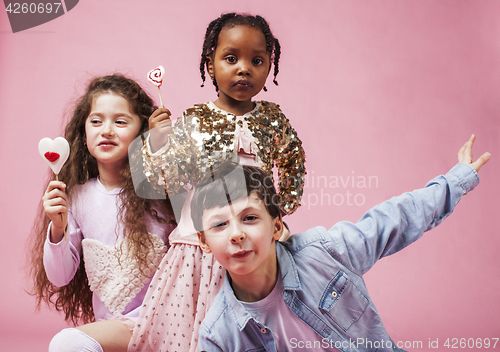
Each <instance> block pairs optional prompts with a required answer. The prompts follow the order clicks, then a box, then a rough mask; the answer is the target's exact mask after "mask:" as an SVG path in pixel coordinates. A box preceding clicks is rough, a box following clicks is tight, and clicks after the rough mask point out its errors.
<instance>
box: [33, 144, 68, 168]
mask: <svg viewBox="0 0 500 352" xmlns="http://www.w3.org/2000/svg"><path fill="white" fill-rule="evenodd" d="M38 152H39V153H40V155H41V157H42V158H43V160H45V161H46V162H47V164H49V166H50V168H51V169H52V171H54V173H55V174H56V176H57V175H58V174H59V172H60V171H61V168H62V166H63V165H64V163H65V162H66V160H68V157H69V143H68V141H67V140H66V139H65V138H63V137H57V138H56V139H54V140H52V139H50V138H42V140H40V142H39V143H38Z"/></svg>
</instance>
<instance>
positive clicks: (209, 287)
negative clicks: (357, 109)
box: [128, 103, 303, 352]
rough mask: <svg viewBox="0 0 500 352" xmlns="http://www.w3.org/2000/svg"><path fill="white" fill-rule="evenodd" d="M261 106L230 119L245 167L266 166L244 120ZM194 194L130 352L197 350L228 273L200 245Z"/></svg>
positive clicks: (153, 285)
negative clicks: (193, 212)
mask: <svg viewBox="0 0 500 352" xmlns="http://www.w3.org/2000/svg"><path fill="white" fill-rule="evenodd" d="M204 106H206V107H208V108H210V109H211V111H213V112H215V113H217V114H219V115H220V114H228V113H226V112H224V111H222V110H220V109H218V108H217V107H215V105H214V104H213V103H208V104H204ZM260 106H261V105H260V104H259V103H258V104H257V106H256V108H255V109H254V110H252V111H251V112H249V113H247V114H245V115H243V116H234V115H232V114H230V115H232V117H233V118H234V119H235V120H236V121H235V122H236V123H235V124H234V126H235V129H234V131H233V132H234V133H233V134H231V136H232V140H231V143H232V146H233V147H234V152H237V154H238V161H239V162H240V163H241V164H245V165H253V166H261V167H262V166H264V165H263V164H264V163H263V162H262V161H261V158H260V156H259V146H257V143H258V142H257V143H256V139H255V138H252V135H253V134H252V132H251V131H250V130H249V129H248V124H247V121H246V117H247V115H250V114H252V113H254V114H255V112H256V111H257V110H258V109H259V107H260ZM187 112H189V110H187ZM185 114H186V113H185ZM184 117H185V116H183V118H184ZM197 123H198V122H197ZM177 124H179V121H177V122H176V126H177ZM180 124H185V122H182V121H181V123H180ZM180 124H179V125H180ZM174 133H175V127H174ZM299 142H300V141H299ZM300 149H301V146H300ZM301 157H302V158H303V152H302V154H301ZM152 172H153V171H152ZM160 184H161V182H160ZM301 192H302V188H300V193H301ZM192 194H193V189H191V190H190V191H189V192H188V195H187V199H186V201H185V203H184V206H183V208H182V212H181V216H180V219H179V221H178V226H177V228H176V229H175V230H174V231H173V232H172V233H171V234H170V236H169V241H170V244H171V247H170V248H169V250H168V252H167V254H166V255H165V257H164V258H163V260H162V262H161V264H160V266H159V269H158V271H157V272H156V274H155V275H154V277H153V279H152V281H151V284H150V286H149V290H148V292H147V294H146V296H145V299H144V303H143V306H142V308H141V311H140V313H139V318H138V320H137V324H136V326H135V329H134V331H133V334H132V339H131V341H130V344H129V348H128V350H129V351H134V352H135V351H137V352H139V351H141V352H142V351H155V352H166V351H171V352H173V351H178V352H186V351H198V348H197V345H198V329H199V327H200V325H201V322H202V320H203V319H204V317H205V313H206V312H207V311H208V308H209V307H210V305H211V304H212V302H213V300H214V298H215V296H216V295H217V293H218V292H219V289H220V287H221V286H222V284H223V282H224V275H225V270H224V269H223V268H222V266H221V265H220V264H219V263H218V262H217V261H216V260H215V258H214V257H213V255H212V254H207V253H204V252H203V251H202V250H201V248H200V246H199V242H198V237H197V235H196V231H195V230H194V226H193V223H192V220H191V214H190V200H191V197H192ZM294 208H295V207H294Z"/></svg>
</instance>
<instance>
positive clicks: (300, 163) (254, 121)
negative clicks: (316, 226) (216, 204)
mask: <svg viewBox="0 0 500 352" xmlns="http://www.w3.org/2000/svg"><path fill="white" fill-rule="evenodd" d="M241 129H244V130H245V129H246V130H247V131H249V132H250V134H251V136H252V138H251V139H252V145H253V147H254V148H253V150H254V151H256V154H257V155H256V161H257V163H258V164H259V165H260V166H261V167H262V168H263V169H264V170H266V171H267V172H269V173H270V174H272V168H273V166H276V167H277V169H278V178H279V182H278V189H279V193H280V195H281V197H282V204H281V209H282V211H283V212H284V213H285V214H291V213H293V212H294V211H295V210H296V209H297V208H298V207H299V206H300V204H299V203H300V200H301V198H302V192H303V187H304V176H305V174H306V171H305V165H304V163H305V154H304V149H303V148H302V142H301V141H300V139H299V138H298V136H297V132H295V130H294V129H293V127H292V126H291V125H290V122H289V121H288V119H287V118H286V117H285V115H284V114H283V112H282V111H281V110H280V108H279V105H277V104H274V103H271V102H267V101H259V102H256V107H255V108H254V109H253V110H252V111H250V112H248V113H246V114H244V115H243V118H241V117H240V118H238V117H237V116H236V115H234V114H232V113H228V112H226V111H223V110H221V109H219V108H217V107H216V106H215V105H214V104H213V103H211V102H210V103H205V104H198V105H195V106H194V107H192V108H190V109H187V110H186V111H184V113H183V114H182V117H180V118H179V119H178V120H177V121H176V123H175V125H174V127H173V130H172V133H171V134H170V136H169V142H168V143H167V144H168V146H167V147H166V148H162V149H161V150H160V151H159V152H157V153H154V154H151V153H150V152H149V150H148V147H147V145H145V146H144V147H143V160H144V170H145V171H144V172H145V175H146V177H147V179H148V181H149V182H150V183H151V184H153V185H155V186H156V185H159V186H163V187H164V188H165V190H166V191H167V193H168V194H177V193H179V192H180V191H181V189H182V188H185V187H186V185H187V184H191V185H196V184H197V183H198V182H199V181H200V180H201V179H202V178H203V176H204V174H205V172H206V171H207V170H208V169H209V168H210V167H211V166H214V165H216V164H218V163H220V162H222V161H224V160H234V156H235V155H236V154H237V152H238V151H237V150H235V149H236V148H237V144H238V142H237V140H238V138H237V134H238V133H239V131H240V130H241Z"/></svg>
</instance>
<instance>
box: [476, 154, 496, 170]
mask: <svg viewBox="0 0 500 352" xmlns="http://www.w3.org/2000/svg"><path fill="white" fill-rule="evenodd" d="M490 158H491V154H490V153H484V154H483V155H481V156H480V157H479V159H477V160H476V161H475V162H473V163H472V164H471V166H472V167H473V168H474V169H475V170H476V172H477V171H479V169H480V168H481V167H482V166H483V165H484V164H486V163H487V162H488V161H489V160H490Z"/></svg>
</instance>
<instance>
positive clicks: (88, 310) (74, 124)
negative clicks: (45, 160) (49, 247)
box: [27, 74, 175, 325]
mask: <svg viewBox="0 0 500 352" xmlns="http://www.w3.org/2000/svg"><path fill="white" fill-rule="evenodd" d="M106 93H112V94H117V95H120V96H122V97H123V98H125V99H126V100H127V101H128V103H129V105H130V109H131V112H133V113H134V114H136V115H137V116H139V118H140V119H141V122H142V125H141V129H140V131H139V135H141V136H142V135H143V134H144V133H145V132H146V131H147V128H148V118H149V116H150V115H151V114H152V113H153V111H154V110H155V109H156V107H155V106H154V104H153V101H152V100H151V98H150V97H149V96H148V95H147V93H146V92H145V91H144V90H143V89H142V88H141V87H140V86H139V84H137V83H136V82H135V81H133V80H132V79H129V78H126V77H124V76H123V75H121V74H113V75H109V76H103V77H96V78H94V79H92V80H91V81H90V83H89V85H88V87H87V91H86V93H85V94H84V95H83V96H82V97H81V98H80V99H79V100H78V101H77V103H76V106H75V109H74V111H73V115H72V117H71V119H70V121H69V122H68V124H67V125H66V129H65V134H64V135H65V138H66V139H67V140H68V142H69V145H70V155H69V158H68V160H67V162H66V163H65V165H64V166H63V168H62V169H61V171H60V173H59V179H60V180H62V181H64V183H65V184H66V192H67V194H68V199H72V197H73V198H75V197H76V193H75V188H76V187H75V186H76V185H81V184H84V183H86V182H87V181H88V180H89V179H91V178H94V177H97V176H98V175H99V172H98V169H97V161H96V159H95V158H94V157H93V156H92V155H91V154H90V152H89V151H88V149H87V146H86V134H85V121H86V119H87V117H88V116H89V114H90V111H91V109H92V104H93V102H94V101H95V99H96V98H97V97H98V96H100V95H101V94H106ZM136 154H138V155H136ZM136 154H133V153H132V154H130V155H129V157H130V158H140V157H141V156H140V154H139V153H136ZM140 164H141V163H137V162H133V160H130V161H129V162H127V163H126V164H125V165H124V167H123V169H122V170H121V175H122V177H123V180H124V184H123V188H122V190H121V192H120V194H119V198H120V200H121V204H122V205H121V206H120V209H119V219H118V220H119V221H122V222H123V224H124V231H123V236H124V237H128V239H129V241H124V242H127V243H128V244H129V247H130V248H128V250H129V253H131V255H132V256H134V257H135V258H136V260H137V262H138V264H139V268H140V269H141V271H142V269H143V268H146V266H147V264H148V257H147V254H148V253H150V251H151V250H152V249H153V243H152V241H151V238H150V236H144V234H145V233H147V231H146V225H145V214H146V212H148V213H149V214H151V215H152V216H153V218H154V219H155V220H156V221H158V222H160V223H163V224H175V220H173V219H174V214H173V211H172V207H171V205H170V201H169V200H168V197H167V199H156V200H152V199H145V198H142V197H140V196H139V195H138V194H137V193H136V190H135V189H134V183H133V179H132V172H133V171H134V170H131V167H130V165H140ZM54 179H55V176H54V175H52V177H50V180H49V181H48V182H47V184H46V186H45V188H44V190H45V189H46V188H47V186H48V183H49V182H50V181H51V180H54ZM156 198H161V197H156ZM49 224H50V220H49V218H48V217H47V216H46V215H45V212H44V209H43V206H42V203H40V205H39V207H38V216H37V218H36V220H35V223H34V226H33V230H32V234H31V236H30V245H29V253H28V256H29V260H28V263H27V268H28V273H29V276H30V277H31V278H33V282H32V287H31V288H30V290H29V293H30V294H32V295H34V296H35V297H36V306H37V309H39V308H40V305H41V303H42V302H45V303H46V304H47V305H48V306H50V305H54V307H55V308H56V310H57V311H63V312H64V314H65V320H66V321H68V322H72V323H73V324H75V325H78V324H79V323H89V322H92V321H95V318H94V311H93V307H92V292H91V291H90V288H89V284H88V279H87V275H86V272H85V268H84V264H83V255H81V260H80V266H79V268H78V270H77V272H76V274H75V276H74V277H73V279H72V280H71V282H70V283H69V284H68V285H66V286H63V287H56V286H54V285H53V284H52V283H51V282H50V281H49V280H48V278H47V274H46V273H45V268H44V265H43V247H44V243H45V240H46V237H47V231H48V227H49ZM166 235H168V234H166ZM124 242H122V244H123V243H124Z"/></svg>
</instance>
